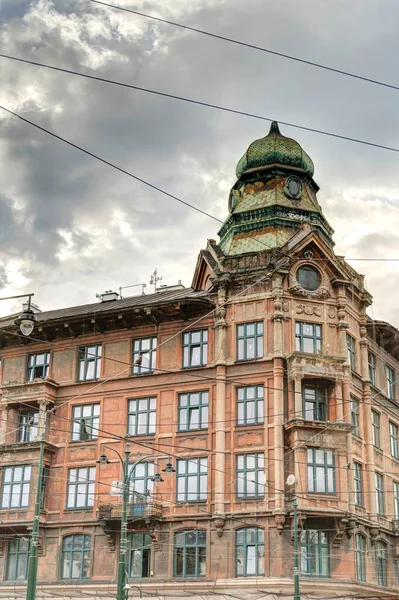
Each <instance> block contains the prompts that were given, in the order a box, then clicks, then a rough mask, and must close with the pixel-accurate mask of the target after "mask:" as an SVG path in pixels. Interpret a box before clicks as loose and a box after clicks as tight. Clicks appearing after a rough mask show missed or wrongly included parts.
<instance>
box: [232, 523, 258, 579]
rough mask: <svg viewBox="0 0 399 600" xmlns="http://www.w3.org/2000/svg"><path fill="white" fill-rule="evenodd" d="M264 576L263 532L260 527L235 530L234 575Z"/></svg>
mask: <svg viewBox="0 0 399 600" xmlns="http://www.w3.org/2000/svg"><path fill="white" fill-rule="evenodd" d="M264 574H265V532H264V530H263V529H261V528H260V527H248V528H247V529H237V530H236V575H237V577H249V576H251V575H264Z"/></svg>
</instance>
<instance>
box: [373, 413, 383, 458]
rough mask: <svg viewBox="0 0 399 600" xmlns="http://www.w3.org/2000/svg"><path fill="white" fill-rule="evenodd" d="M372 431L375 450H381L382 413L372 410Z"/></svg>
mask: <svg viewBox="0 0 399 600" xmlns="http://www.w3.org/2000/svg"><path fill="white" fill-rule="evenodd" d="M371 431H372V435H373V446H374V448H378V449H380V448H381V413H379V412H377V411H376V410H373V409H372V410H371Z"/></svg>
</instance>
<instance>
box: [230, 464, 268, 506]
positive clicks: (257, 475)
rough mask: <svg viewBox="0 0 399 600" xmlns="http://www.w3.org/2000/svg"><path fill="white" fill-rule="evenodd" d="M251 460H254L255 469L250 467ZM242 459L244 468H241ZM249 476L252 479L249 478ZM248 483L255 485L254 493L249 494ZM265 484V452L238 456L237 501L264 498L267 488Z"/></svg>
mask: <svg viewBox="0 0 399 600" xmlns="http://www.w3.org/2000/svg"><path fill="white" fill-rule="evenodd" d="M249 458H253V459H254V467H248V459H249ZM241 459H242V465H243V466H242V467H240V462H241ZM260 463H261V465H260ZM259 465H260V466H259ZM248 475H249V476H250V477H248ZM262 480H263V481H262ZM241 482H242V483H241ZM248 482H250V483H253V482H254V483H255V487H254V493H250V492H248ZM265 482H266V476H265V455H264V453H263V452H248V453H245V454H237V455H236V497H237V499H239V500H245V499H247V498H264V497H265V487H266V485H265Z"/></svg>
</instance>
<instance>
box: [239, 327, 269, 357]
mask: <svg viewBox="0 0 399 600" xmlns="http://www.w3.org/2000/svg"><path fill="white" fill-rule="evenodd" d="M254 358H263V322H262V321H259V322H258V323H243V324H242V325H237V360H253V359H254Z"/></svg>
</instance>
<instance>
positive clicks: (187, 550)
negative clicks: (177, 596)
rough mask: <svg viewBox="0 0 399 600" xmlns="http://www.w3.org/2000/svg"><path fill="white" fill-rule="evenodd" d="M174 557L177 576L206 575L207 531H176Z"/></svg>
mask: <svg viewBox="0 0 399 600" xmlns="http://www.w3.org/2000/svg"><path fill="white" fill-rule="evenodd" d="M173 559H174V560H173V563H174V565H173V571H174V575H175V577H205V575H206V531H200V530H198V529H192V530H189V531H179V532H178V533H175V548H174V557H173Z"/></svg>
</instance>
